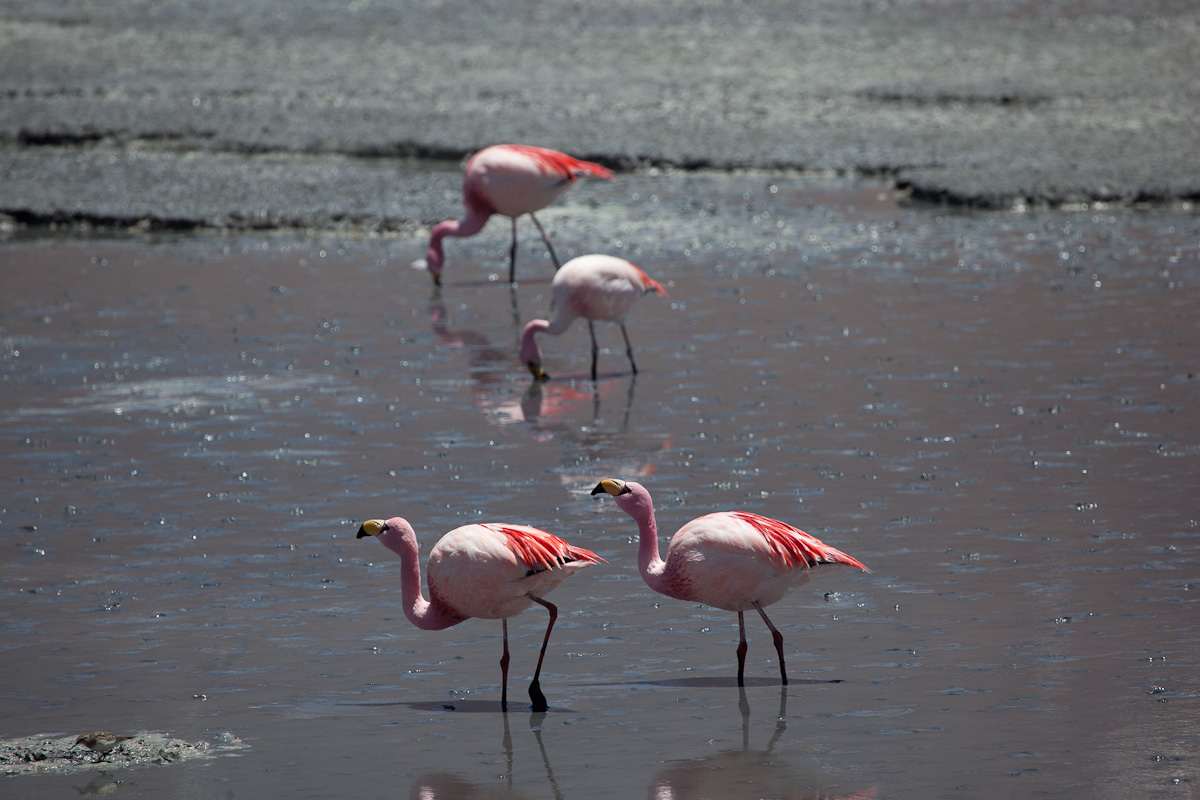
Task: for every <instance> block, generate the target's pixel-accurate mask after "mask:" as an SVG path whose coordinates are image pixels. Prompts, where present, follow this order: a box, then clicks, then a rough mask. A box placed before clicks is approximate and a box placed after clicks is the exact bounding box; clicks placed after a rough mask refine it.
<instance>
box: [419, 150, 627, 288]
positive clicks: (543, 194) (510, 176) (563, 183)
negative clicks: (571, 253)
mask: <svg viewBox="0 0 1200 800" xmlns="http://www.w3.org/2000/svg"><path fill="white" fill-rule="evenodd" d="M581 175H589V176H592V177H594V178H602V179H604V180H609V181H611V180H612V177H613V173H612V170H610V169H608V168H607V167H602V166H600V165H599V164H593V163H592V162H590V161H581V160H580V159H578V158H575V157H574V156H569V155H567V154H566V153H560V152H558V151H557V150H550V149H547V148H545V147H534V146H532V145H524V144H496V145H492V146H491V147H485V148H484V149H483V150H480V151H479V152H478V153H476V154H475V155H474V156H472V157H471V159H470V160H469V161H468V162H467V168H466V170H465V172H464V173H463V205H464V206H466V209H467V214H466V216H465V217H463V218H462V219H460V220H453V219H448V220H446V221H444V222H440V223H438V224H437V225H436V226H434V229H433V232H432V233H431V234H430V236H429V247H428V248H427V249H426V251H425V258H423V259H420V260H418V261H416V262H414V263H413V266H414V267H417V268H418V269H428V270H429V272H430V273H431V274H432V276H433V282H434V284H435V285H437V286H441V285H442V264H443V262H444V261H445V255H444V254H443V252H442V239H444V238H446V237H447V236H457V237H464V236H474V235H475V234H477V233H479V232H480V231H481V230H483V226H484V225H485V224H486V223H487V221H488V218H490V217H491V216H492V215H493V214H501V215H503V216H506V217H510V218H511V219H512V247H510V248H509V251H508V282H509V283H512V282H514V281H515V280H516V268H517V217H519V216H521V215H522V214H528V215H529V218H530V219H532V220H533V224H534V225H536V226H537V229H538V232H539V233H541V234H542V241H544V242H545V243H546V248H547V249H548V250H549V251H550V258H551V259H552V260H553V261H554V268H555V269H558V267H559V262H558V256H557V255H555V253H554V246H553V245H551V244H550V237H549V236H547V235H546V229H545V228H543V227H542V223H540V222H538V218H537V217H535V216H534V215H533V212H535V211H540V210H541V209H543V208H545V207H546V206H548V205H550V204H551V203H553V202H554V201H555V200H556V199H557V198H558V196H559V195H560V194H562V193H563V192H565V191H566V190H567V189H569V188H571V185H572V184H574V183H575V182H576V181H577V180H579V177H580V176H581Z"/></svg>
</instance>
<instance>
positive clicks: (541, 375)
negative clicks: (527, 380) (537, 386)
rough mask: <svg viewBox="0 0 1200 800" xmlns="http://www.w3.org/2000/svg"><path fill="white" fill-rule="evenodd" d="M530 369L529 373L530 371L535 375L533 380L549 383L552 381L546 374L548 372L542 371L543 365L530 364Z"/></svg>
mask: <svg viewBox="0 0 1200 800" xmlns="http://www.w3.org/2000/svg"><path fill="white" fill-rule="evenodd" d="M528 367H529V371H530V372H531V373H533V379H534V380H535V381H548V380H550V376H549V375H547V374H546V371H545V370H543V369H542V365H541V364H529V365H528Z"/></svg>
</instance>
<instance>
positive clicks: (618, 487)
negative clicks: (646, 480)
mask: <svg viewBox="0 0 1200 800" xmlns="http://www.w3.org/2000/svg"><path fill="white" fill-rule="evenodd" d="M602 492H604V493H607V494H611V495H612V496H613V497H616V496H617V495H619V494H629V487H628V486H626V485H625V481H623V480H621V479H620V478H605V479H604V480H602V481H600V483H598V484H596V488H595V489H592V494H600V493H602Z"/></svg>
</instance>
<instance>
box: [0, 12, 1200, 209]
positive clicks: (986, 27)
mask: <svg viewBox="0 0 1200 800" xmlns="http://www.w3.org/2000/svg"><path fill="white" fill-rule="evenodd" d="M1198 26H1200V11H1197V9H1196V8H1195V7H1194V5H1192V4H1188V3H1180V2H1171V1H1170V0H1156V1H1155V2H1148V3H1138V4H1128V3H1115V2H1108V0H1089V2H1084V3H1067V2H1050V3H1015V4H1002V5H999V6H997V5H995V4H989V3H983V2H974V3H932V4H930V3H921V2H915V1H913V0H904V1H903V2H895V3H889V4H885V5H880V4H876V3H866V2H852V3H845V2H833V1H832V0H829V1H828V2H817V3H812V4H806V6H805V8H804V9H802V10H799V12H797V10H796V9H795V8H794V6H793V5H792V4H789V3H782V2H774V3H771V2H768V3H756V4H754V5H753V6H749V7H747V6H726V5H724V4H716V5H711V6H705V5H701V6H690V5H689V6H686V7H682V6H681V7H676V6H675V5H673V4H671V3H663V4H648V5H641V6H635V7H619V8H611V9H604V10H600V9H591V8H587V7H584V6H578V5H576V4H571V3H567V2H550V3H542V4H538V7H537V8H536V9H533V8H530V9H525V10H523V11H522V12H520V13H514V12H513V11H512V10H510V9H508V8H507V7H506V6H502V5H497V6H490V5H482V6H481V5H479V4H474V3H448V4H438V5H436V6H425V5H421V4H393V3H383V2H358V3H354V4H351V6H349V7H346V6H345V4H344V3H331V2H323V1H319V0H308V1H307V2H299V3H294V4H288V5H287V6H286V7H283V8H280V7H277V6H276V4H272V3H269V2H265V0H257V1H252V2H247V3H244V4H239V6H238V12H237V13H236V14H234V13H221V12H216V11H214V10H212V9H209V8H208V7H194V5H193V4H189V3H184V2H168V3H145V4H142V3H127V4H121V5H120V6H113V7H105V6H99V7H98V6H95V5H93V4H89V3H84V2H82V0H56V2H49V3H37V4H29V3H15V2H5V3H3V4H0V92H2V93H3V95H4V102H3V103H0V173H3V174H4V176H5V179H4V181H3V182H0V215H4V216H5V217H6V218H7V224H6V227H7V228H9V229H19V228H22V227H30V226H32V227H50V226H59V227H62V226H66V227H73V226H83V227H86V226H99V227H104V228H134V229H152V230H154V229H158V230H162V229H165V230H188V229H197V228H200V229H204V228H208V229H234V230H261V229H269V228H290V229H314V230H350V229H352V230H358V231H366V232H379V231H410V230H412V229H413V228H414V227H420V226H423V225H428V224H430V223H433V222H436V221H438V220H441V219H444V218H446V217H449V216H452V215H454V214H456V213H457V211H458V201H457V198H456V197H455V194H454V193H455V190H456V188H457V176H456V175H455V172H456V168H457V162H458V160H459V159H461V158H462V157H464V156H465V155H467V154H469V153H471V152H473V151H475V150H477V149H479V148H480V147H483V146H485V145H487V144H491V143H495V142H498V141H522V142H531V143H538V144H543V145H547V146H552V147H558V148H560V149H563V150H566V151H569V152H572V153H574V154H576V155H579V156H581V157H585V158H589V159H591V160H596V161H600V162H602V163H605V164H607V165H610V166H612V167H614V168H617V169H619V170H622V171H624V172H629V171H630V170H640V171H644V170H647V169H674V170H685V171H696V170H715V171H718V172H720V171H727V170H736V169H761V170H770V171H798V172H801V173H804V174H809V175H840V176H845V177H851V178H861V177H871V178H880V179H883V180H885V181H886V182H889V183H890V184H891V185H892V186H893V187H894V188H895V189H897V190H898V191H899V192H901V193H902V194H904V195H906V196H911V197H913V198H916V199H918V200H922V201H932V202H937V203H945V204H949V205H957V206H967V207H976V208H986V209H1005V208H1013V207H1017V208H1029V207H1034V208H1039V207H1051V208H1055V207H1063V206H1078V205H1080V204H1094V203H1097V202H1099V203H1104V204H1107V205H1109V206H1121V205H1172V204H1178V203H1184V204H1190V203H1192V202H1194V201H1195V200H1196V199H1197V197H1200V131H1198V130H1197V127H1196V125H1195V124H1194V118H1193V113H1192V111H1193V109H1194V107H1195V98H1196V96H1197V91H1198V80H1200V79H1198V78H1197V77H1196V76H1197V75H1200V54H1198V52H1197V48H1195V46H1194V42H1195V31H1196V29H1197V27H1198ZM414 165H416V167H417V168H413V167H414ZM430 173H432V177H429V174H430Z"/></svg>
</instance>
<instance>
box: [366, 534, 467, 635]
mask: <svg viewBox="0 0 1200 800" xmlns="http://www.w3.org/2000/svg"><path fill="white" fill-rule="evenodd" d="M379 541H380V542H382V543H383V545H384V547H386V548H387V549H388V550H391V551H392V552H393V553H395V554H396V555H398V556H400V569H401V573H400V601H401V602H402V603H403V604H404V616H406V617H408V621H409V622H411V623H412V624H413V625H416V626H417V627H418V628H420V629H421V630H425V631H440V630H442V629H444V628H449V627H450V626H451V625H457V624H458V623H460V622H462V621H463V620H464V619H466V617H463V616H462V615H461V614H458V613H457V612H455V611H453V610H451V609H449V608H446V607H445V606H443V605H441V604H440V603H437V602H433V603H431V602H429V601H428V600H426V599H425V597H424V595H422V594H421V559H420V557H419V554H418V553H417V540H416V537H414V536H405V535H403V534H402V533H400V532H399V531H394V530H389V531H385V532H383V533H381V534H379Z"/></svg>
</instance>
